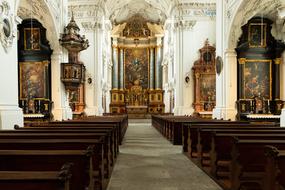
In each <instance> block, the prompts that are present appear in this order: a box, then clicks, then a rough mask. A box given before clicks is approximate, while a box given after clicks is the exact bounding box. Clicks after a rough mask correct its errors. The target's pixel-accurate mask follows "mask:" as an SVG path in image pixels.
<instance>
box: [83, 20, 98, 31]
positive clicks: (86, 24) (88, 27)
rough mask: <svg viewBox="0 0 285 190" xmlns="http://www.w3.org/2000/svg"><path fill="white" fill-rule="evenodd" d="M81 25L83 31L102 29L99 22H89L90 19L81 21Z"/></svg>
mask: <svg viewBox="0 0 285 190" xmlns="http://www.w3.org/2000/svg"><path fill="white" fill-rule="evenodd" d="M81 26H82V28H83V29H84V31H94V30H96V29H102V24H101V23H99V22H96V21H95V22H91V21H86V22H81Z"/></svg>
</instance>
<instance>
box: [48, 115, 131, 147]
mask: <svg viewBox="0 0 285 190" xmlns="http://www.w3.org/2000/svg"><path fill="white" fill-rule="evenodd" d="M62 122H65V123H69V122H71V123H81V124H84V123H85V124H86V123H93V124H98V125H100V124H102V125H115V126H117V127H118V130H119V143H120V144H122V142H123V138H124V136H125V133H126V131H127V128H128V116H127V115H122V116H118V115H116V116H89V117H85V118H80V120H67V121H60V123H62ZM50 123H57V122H56V121H54V122H50Z"/></svg>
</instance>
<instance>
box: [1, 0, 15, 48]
mask: <svg viewBox="0 0 285 190" xmlns="http://www.w3.org/2000/svg"><path fill="white" fill-rule="evenodd" d="M13 27H14V23H13V15H12V13H11V9H10V6H9V3H8V2H7V1H0V41H1V44H2V46H3V47H4V49H5V51H6V52H8V51H9V49H10V48H11V46H12V44H13V39H14V38H15V34H14V28H13Z"/></svg>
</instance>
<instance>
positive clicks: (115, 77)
mask: <svg viewBox="0 0 285 190" xmlns="http://www.w3.org/2000/svg"><path fill="white" fill-rule="evenodd" d="M118 51H119V50H118V47H116V46H114V47H113V74H112V75H113V76H112V89H118V88H119V80H118V79H119V63H118V61H119V60H118V59H119V57H118V56H119V54H118V53H119V52H118Z"/></svg>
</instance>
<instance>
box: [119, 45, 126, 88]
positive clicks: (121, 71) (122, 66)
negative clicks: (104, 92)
mask: <svg viewBox="0 0 285 190" xmlns="http://www.w3.org/2000/svg"><path fill="white" fill-rule="evenodd" d="M124 52H125V51H124V49H122V48H120V85H119V88H120V89H121V90H123V89H124V87H125V86H124Z"/></svg>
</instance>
